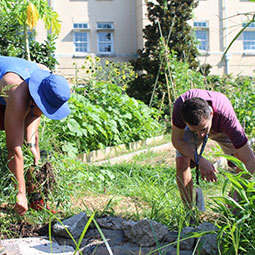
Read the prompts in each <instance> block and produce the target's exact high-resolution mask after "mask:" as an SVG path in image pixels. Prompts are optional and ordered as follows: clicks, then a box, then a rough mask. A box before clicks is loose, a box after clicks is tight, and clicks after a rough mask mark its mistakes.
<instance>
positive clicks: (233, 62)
mask: <svg viewBox="0 0 255 255" xmlns="http://www.w3.org/2000/svg"><path fill="white" fill-rule="evenodd" d="M254 10H255V3H252V2H249V1H246V0H231V1H230V0H200V1H199V5H198V7H197V8H196V9H195V11H194V20H196V21H207V22H208V25H209V49H208V51H200V53H201V55H202V56H200V57H199V60H200V63H201V64H204V63H209V64H211V65H212V66H213V68H212V70H211V73H213V74H227V73H228V74H234V75H238V74H240V75H253V74H254V73H253V72H254V69H255V67H254V63H255V55H254V53H255V50H252V51H245V50H243V35H240V36H239V37H238V38H237V40H236V41H235V42H234V43H233V45H232V46H231V47H230V49H229V51H228V54H227V58H228V61H226V58H225V59H224V60H222V56H223V52H224V50H225V49H226V47H227V46H228V45H229V44H230V43H231V41H232V40H233V39H234V37H235V36H236V35H237V34H238V32H239V31H240V30H241V29H242V23H243V22H247V17H246V16H245V15H239V14H241V13H249V12H251V11H254Z"/></svg>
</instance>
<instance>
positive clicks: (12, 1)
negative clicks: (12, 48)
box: [0, 0, 61, 60]
mask: <svg viewBox="0 0 255 255" xmlns="http://www.w3.org/2000/svg"><path fill="white" fill-rule="evenodd" d="M0 7H1V11H2V13H3V14H4V15H5V18H6V19H7V18H8V20H9V21H11V20H15V21H18V22H19V23H20V25H21V29H20V31H18V33H20V32H23V42H24V49H25V53H26V58H27V59H29V60H30V51H29V46H28V33H27V32H28V28H27V26H28V25H29V26H30V29H31V30H32V29H34V28H35V27H36V23H37V21H38V19H43V22H44V24H45V28H46V29H47V30H49V29H50V28H51V29H52V32H53V34H55V35H58V34H59V33H60V28H61V24H60V21H59V19H58V14H57V13H56V12H55V11H53V10H52V9H51V8H50V6H49V5H48V2H47V1H46V0H31V1H23V0H2V1H1V2H0Z"/></svg>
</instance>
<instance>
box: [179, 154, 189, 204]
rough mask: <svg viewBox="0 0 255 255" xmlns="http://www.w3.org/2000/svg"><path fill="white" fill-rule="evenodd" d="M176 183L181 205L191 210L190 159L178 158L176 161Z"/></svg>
mask: <svg viewBox="0 0 255 255" xmlns="http://www.w3.org/2000/svg"><path fill="white" fill-rule="evenodd" d="M176 181H177V184H178V188H179V191H180V195H181V199H182V202H183V204H184V205H185V206H186V207H187V208H188V209H192V205H193V180H192V175H191V170H190V159H189V158H186V157H179V158H177V159H176Z"/></svg>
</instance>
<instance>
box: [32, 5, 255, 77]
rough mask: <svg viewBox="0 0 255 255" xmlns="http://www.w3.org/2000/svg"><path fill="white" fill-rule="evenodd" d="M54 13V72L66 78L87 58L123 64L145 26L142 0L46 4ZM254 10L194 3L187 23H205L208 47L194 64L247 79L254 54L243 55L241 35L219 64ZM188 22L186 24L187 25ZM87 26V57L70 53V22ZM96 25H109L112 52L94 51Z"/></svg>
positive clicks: (132, 55)
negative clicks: (57, 28) (59, 26)
mask: <svg viewBox="0 0 255 255" xmlns="http://www.w3.org/2000/svg"><path fill="white" fill-rule="evenodd" d="M48 2H49V4H50V5H51V7H52V8H53V9H54V10H55V11H56V12H57V13H58V14H59V17H60V20H61V22H62V29H61V33H60V35H59V38H58V40H57V44H56V48H57V50H56V58H57V59H58V61H59V63H60V64H59V66H58V70H57V71H58V72H59V73H62V74H65V75H67V76H72V75H74V73H75V68H74V66H75V65H77V66H78V67H80V66H81V65H82V64H83V63H84V60H85V57H86V56H87V55H90V56H100V57H101V59H104V58H107V59H110V60H114V61H127V60H129V59H131V58H135V57H136V56H137V50H138V49H142V48H143V45H144V38H143V28H144V27H145V26H146V25H147V24H149V21H148V18H147V9H146V8H147V7H146V4H145V2H146V1H145V0H48ZM254 9H255V3H252V2H249V1H248V0H200V1H199V5H198V7H197V8H196V9H195V10H194V19H193V21H206V22H207V23H208V28H207V29H208V34H209V38H208V40H209V47H208V49H207V50H206V51H205V50H204V51H200V54H201V56H199V57H198V59H199V60H200V64H201V65H202V64H205V63H209V64H210V65H212V66H213V68H212V69H211V73H212V74H226V73H229V74H234V75H238V74H241V75H253V71H254V69H255V68H254V63H255V49H254V50H252V51H244V50H243V37H242V35H241V36H239V37H238V38H237V40H236V41H235V42H234V43H233V45H232V47H231V48H230V50H229V52H228V55H227V57H228V58H227V59H228V61H226V59H223V60H222V56H223V52H224V50H225V49H226V47H227V45H229V43H230V42H231V41H232V39H233V38H234V37H235V35H236V34H237V33H238V31H240V29H241V28H242V23H243V22H246V21H247V17H246V16H244V15H238V14H240V13H248V12H251V11H253V10H254ZM193 21H190V24H191V25H193ZM75 22H80V23H82V22H84V23H88V32H89V52H88V53H84V54H79V55H77V54H75V50H74V30H73V23H75ZM97 22H113V26H114V29H113V31H112V32H113V35H114V42H113V44H114V52H113V54H110V55H99V54H98V48H97V27H96V24H97ZM37 31H38V35H37V39H38V40H39V41H43V40H44V39H45V37H46V31H45V30H44V26H43V24H42V22H41V23H39V25H38V27H37Z"/></svg>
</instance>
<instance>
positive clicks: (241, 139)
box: [172, 89, 255, 209]
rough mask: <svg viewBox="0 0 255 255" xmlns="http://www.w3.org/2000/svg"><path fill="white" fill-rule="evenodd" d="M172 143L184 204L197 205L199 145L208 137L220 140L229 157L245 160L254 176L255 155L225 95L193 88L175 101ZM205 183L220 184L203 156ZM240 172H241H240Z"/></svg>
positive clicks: (214, 170) (202, 164)
mask: <svg viewBox="0 0 255 255" xmlns="http://www.w3.org/2000/svg"><path fill="white" fill-rule="evenodd" d="M172 122H173V123H172V124H173V125H172V144H173V146H174V147H175V148H176V179H177V184H178V188H179V191H180V195H181V198H182V201H183V203H184V205H185V206H187V207H188V208H189V209H191V208H192V206H193V180H192V175H191V169H190V168H192V167H194V166H195V164H194V162H195V158H194V157H195V142H197V145H198V146H199V145H201V144H202V143H203V140H204V138H205V136H206V135H208V137H209V138H210V139H212V140H214V141H216V142H217V143H218V144H219V145H220V147H221V148H222V150H223V151H224V153H225V154H228V155H233V156H235V157H236V158H238V159H239V160H241V161H242V162H243V163H244V164H245V166H246V168H247V170H248V171H249V172H250V173H254V171H255V156H254V153H253V151H252V149H251V147H250V145H249V143H248V139H247V136H246V134H245V132H244V129H243V127H242V126H241V124H240V122H239V121H238V119H237V117H236V114H235V111H234V109H233V107H232V105H231V102H230V101H229V99H228V98H227V97H226V96H225V95H224V94H222V93H219V92H216V91H207V90H202V89H191V90H189V91H187V92H185V93H184V94H183V95H181V96H180V97H179V98H178V99H177V100H176V102H175V104H174V108H173V112H172ZM199 170H200V174H201V177H202V179H203V180H207V181H209V182H216V181H217V176H216V173H217V170H216V169H215V168H214V166H213V164H212V163H211V162H210V161H208V160H207V159H205V158H204V157H203V156H202V157H201V158H200V160H199ZM236 171H238V169H236Z"/></svg>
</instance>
